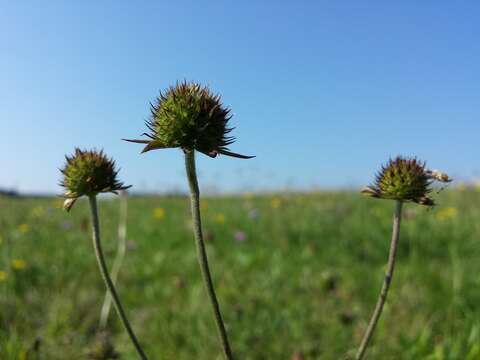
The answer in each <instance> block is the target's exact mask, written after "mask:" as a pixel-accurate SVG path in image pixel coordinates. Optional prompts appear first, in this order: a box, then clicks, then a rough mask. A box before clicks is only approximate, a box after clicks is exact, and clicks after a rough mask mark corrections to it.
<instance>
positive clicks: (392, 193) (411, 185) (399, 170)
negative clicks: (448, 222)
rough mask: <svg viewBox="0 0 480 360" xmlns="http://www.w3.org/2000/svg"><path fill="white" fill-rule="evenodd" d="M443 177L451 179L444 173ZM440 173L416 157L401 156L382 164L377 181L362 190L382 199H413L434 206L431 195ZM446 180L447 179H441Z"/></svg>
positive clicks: (421, 203) (418, 202)
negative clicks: (429, 168) (432, 186)
mask: <svg viewBox="0 0 480 360" xmlns="http://www.w3.org/2000/svg"><path fill="white" fill-rule="evenodd" d="M442 175H443V176H442V177H441V178H442V179H448V181H451V179H450V178H449V177H448V175H446V174H442ZM438 177H439V176H438V174H436V175H434V174H433V173H432V171H430V170H427V169H426V168H425V163H424V162H421V161H419V160H417V159H416V158H404V157H401V156H398V157H396V158H395V159H393V160H392V159H390V161H389V162H388V163H387V164H386V165H384V166H382V169H381V170H380V172H379V173H378V174H377V176H376V179H375V183H374V184H373V185H371V186H367V187H366V188H365V189H363V190H362V192H363V193H365V194H367V195H369V196H372V197H375V198H380V199H394V200H400V201H412V202H415V203H417V204H420V205H425V206H433V205H435V202H434V201H433V199H432V198H431V197H429V194H430V192H431V191H432V188H431V185H432V182H433V181H434V180H438ZM441 181H446V180H441Z"/></svg>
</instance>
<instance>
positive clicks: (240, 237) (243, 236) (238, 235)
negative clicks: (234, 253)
mask: <svg viewBox="0 0 480 360" xmlns="http://www.w3.org/2000/svg"><path fill="white" fill-rule="evenodd" d="M233 237H234V238H235V240H236V241H240V242H242V241H245V240H247V235H246V234H245V233H244V232H243V231H236V232H235V235H234V236H233Z"/></svg>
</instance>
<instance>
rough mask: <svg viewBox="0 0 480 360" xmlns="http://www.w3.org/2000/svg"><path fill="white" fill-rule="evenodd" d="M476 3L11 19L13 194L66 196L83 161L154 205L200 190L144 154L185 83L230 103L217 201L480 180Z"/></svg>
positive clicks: (36, 10)
mask: <svg viewBox="0 0 480 360" xmlns="http://www.w3.org/2000/svg"><path fill="white" fill-rule="evenodd" d="M479 39H480V3H479V2H476V1H462V2H447V1H444V2H439V1H421V2H419V1H401V2H395V3H393V2H384V1H362V2H360V1H310V2H308V1H304V2H302V1H300V2H293V1H290V2H286V1H270V2H268V1H262V2H260V1H175V2H173V1H172V2H163V3H162V2H158V1H152V2H147V1H143V2H136V3H134V2H122V1H101V2H96V1H82V2H67V1H59V2H54V1H49V2H42V3H41V4H39V3H37V4H34V3H27V2H24V3H21V2H14V1H10V2H3V4H2V5H1V9H0V54H1V56H0V78H1V81H0V164H1V165H2V171H0V187H8V188H16V189H18V190H21V191H36V192H37V191H49V192H60V188H59V187H58V186H57V183H58V181H59V179H60V174H59V172H58V168H59V167H61V166H62V164H63V161H64V160H63V156H64V154H66V153H71V152H72V151H73V148H74V147H75V146H80V147H82V148H90V147H97V148H104V150H105V151H106V152H107V153H108V154H110V155H111V156H113V157H114V158H115V159H116V160H117V162H118V164H119V165H120V167H121V168H122V170H121V172H120V176H121V178H122V180H124V181H125V182H126V183H129V184H132V185H134V187H135V189H137V190H142V191H145V190H147V191H156V190H158V191H171V190H173V189H178V190H183V189H185V188H186V184H185V179H184V169H183V158H182V154H181V152H180V151H179V150H176V149H174V150H165V151H156V152H151V153H148V154H144V155H139V152H140V150H141V147H140V146H139V145H135V144H129V143H125V142H122V141H121V140H120V139H121V138H137V137H138V135H139V134H141V133H142V132H144V131H145V130H146V129H145V126H144V123H143V122H144V120H145V119H146V118H147V116H148V114H149V101H153V100H154V99H155V97H156V96H157V94H158V92H159V90H162V89H165V88H166V87H168V86H169V85H170V84H172V83H174V82H175V81H176V80H177V79H184V78H185V79H188V80H196V81H199V82H201V83H204V84H206V85H209V86H210V87H211V88H212V90H213V91H215V92H219V93H221V94H222V98H223V101H224V103H225V104H226V105H228V106H230V107H231V108H232V110H233V115H234V116H233V118H232V125H234V126H235V127H236V129H235V130H234V133H233V135H235V136H236V137H237V142H236V143H235V144H233V145H232V146H231V149H232V150H233V151H236V152H240V153H245V154H253V155H256V156H257V157H256V158H255V159H253V160H237V159H232V158H228V157H221V158H217V159H210V158H207V157H205V156H203V155H200V156H199V160H198V167H199V170H200V182H201V186H202V188H203V189H204V190H213V189H221V190H224V191H243V190H245V189H254V190H261V189H279V188H283V187H285V186H289V187H294V188H306V189H308V188H312V187H329V188H331V187H350V186H362V185H364V184H366V183H368V182H370V181H371V180H372V178H373V175H374V173H375V172H376V171H377V169H378V168H379V166H380V165H381V163H383V162H385V161H386V160H387V159H388V157H390V156H395V155H397V154H405V155H417V156H418V157H420V158H421V159H425V160H427V162H428V164H429V165H430V166H431V167H433V168H439V169H442V170H445V171H447V172H449V173H450V174H451V175H452V176H454V177H455V178H457V179H460V180H469V179H472V178H474V177H478V176H480V160H479V159H480V156H479V155H480V149H479V140H478V138H479V134H480V116H479V115H480V109H479V105H480V41H479Z"/></svg>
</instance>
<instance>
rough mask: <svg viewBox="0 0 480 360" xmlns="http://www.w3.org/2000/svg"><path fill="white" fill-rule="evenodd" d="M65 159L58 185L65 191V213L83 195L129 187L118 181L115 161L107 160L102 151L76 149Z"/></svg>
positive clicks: (114, 191)
mask: <svg viewBox="0 0 480 360" xmlns="http://www.w3.org/2000/svg"><path fill="white" fill-rule="evenodd" d="M65 159H66V163H65V166H64V168H63V169H61V170H60V171H61V172H62V174H63V179H62V181H61V183H60V185H61V186H63V187H64V188H65V189H66V191H65V193H64V195H63V197H64V198H65V202H64V205H63V207H64V208H65V210H67V211H69V210H70V209H71V207H72V206H73V204H74V203H75V201H76V200H77V199H78V198H79V197H81V196H83V195H86V196H91V195H97V194H98V193H102V192H113V193H116V192H117V191H119V190H125V189H128V188H129V187H130V186H124V184H123V183H121V182H119V181H118V179H117V174H118V171H117V170H116V169H115V161H113V160H112V159H109V158H108V157H107V156H106V155H105V154H104V152H103V151H96V150H90V151H88V150H80V149H78V148H76V149H75V153H74V154H73V155H72V156H65Z"/></svg>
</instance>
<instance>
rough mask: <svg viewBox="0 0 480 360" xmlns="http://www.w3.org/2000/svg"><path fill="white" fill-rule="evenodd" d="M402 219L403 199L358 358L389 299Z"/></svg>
mask: <svg viewBox="0 0 480 360" xmlns="http://www.w3.org/2000/svg"><path fill="white" fill-rule="evenodd" d="M401 219H402V201H400V200H397V201H396V204H395V213H394V216H393V232H392V242H391V244H390V254H389V255H388V264H387V270H386V272H385V278H384V280H383V286H382V290H381V291H380V296H379V298H378V300H377V305H376V306H375V310H374V312H373V315H372V318H371V319H370V323H369V324H368V328H367V331H366V332H365V335H364V336H363V340H362V343H361V344H360V347H359V348H358V351H357V355H356V356H355V359H356V360H361V359H363V357H364V355H365V352H366V350H367V347H368V343H369V342H370V340H371V338H372V336H373V332H374V331H375V327H376V326H377V323H378V319H379V318H380V315H381V314H382V310H383V305H385V301H386V300H387V294H388V289H389V288H390V283H391V282H392V277H393V271H394V269H395V259H396V256H397V248H398V240H399V238H400V223H401Z"/></svg>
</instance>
